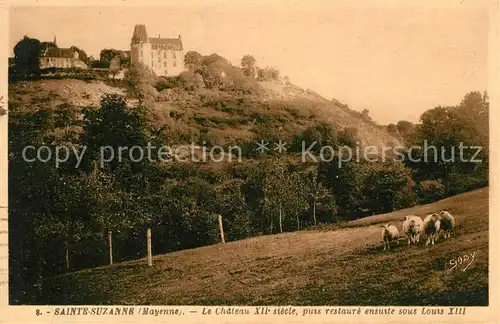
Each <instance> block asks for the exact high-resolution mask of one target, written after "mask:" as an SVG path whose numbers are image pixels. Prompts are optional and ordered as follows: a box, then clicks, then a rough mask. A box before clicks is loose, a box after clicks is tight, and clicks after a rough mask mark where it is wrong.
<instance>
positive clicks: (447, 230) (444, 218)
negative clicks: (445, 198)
mask: <svg viewBox="0 0 500 324" xmlns="http://www.w3.org/2000/svg"><path fill="white" fill-rule="evenodd" d="M439 220H440V221H441V228H440V230H442V231H443V232H444V238H445V239H447V238H449V237H450V236H451V231H452V230H453V228H455V217H453V216H452V215H451V214H450V213H449V212H448V211H447V210H446V209H444V210H442V211H441V212H440V213H439Z"/></svg>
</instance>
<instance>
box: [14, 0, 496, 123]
mask: <svg viewBox="0 0 500 324" xmlns="http://www.w3.org/2000/svg"><path fill="white" fill-rule="evenodd" d="M480 3H481V2H480V1H475V2H473V3H472V4H471V3H470V2H468V3H467V2H466V3H463V0H462V1H440V2H430V1H423V2H422V1H418V2H413V5H410V4H409V2H399V3H394V2H381V1H378V2H375V1H372V2H366V1H363V2H362V1H361V0H360V1H350V2H345V1H342V0H339V1H322V0H318V1H307V2H306V1H290V2H282V1H274V2H269V1H265V0H262V1H259V0H254V1H246V2H245V3H243V2H241V1H222V0H221V1H189V0H188V1H184V2H170V3H167V4H163V5H161V6H145V5H141V6H138V5H129V4H123V3H122V4H121V5H114V6H100V5H99V6H79V7H70V6H58V7H47V6H33V5H31V6H14V7H11V10H10V17H9V20H10V24H9V26H10V30H9V35H10V40H9V46H10V48H11V50H10V55H12V48H13V47H14V45H15V44H16V43H17V42H18V41H19V40H20V39H21V38H22V37H23V36H24V35H28V36H29V37H34V38H37V39H39V40H41V41H52V40H53V38H54V35H55V36H57V44H58V46H59V47H70V46H72V45H75V46H78V47H79V48H82V49H84V50H85V51H86V52H87V53H88V54H89V55H93V56H94V57H96V58H98V57H99V52H100V51H101V49H103V48H115V49H123V50H128V49H130V39H131V37H132V33H133V30H134V26H135V24H145V25H146V28H147V31H148V34H149V36H150V37H152V36H158V34H160V35H161V37H177V36H178V35H179V34H180V35H181V37H182V41H183V45H184V48H185V50H186V51H189V50H195V51H198V52H200V53H201V54H211V53H217V54H219V55H222V56H224V57H225V58H227V59H228V60H229V61H230V62H231V63H232V64H233V65H239V63H240V60H241V58H242V57H243V56H244V55H245V54H251V55H253V56H254V57H255V58H256V60H257V65H258V66H260V67H265V66H272V67H275V68H278V69H279V70H280V72H281V75H282V76H285V75H286V76H288V77H289V78H290V81H291V82H292V83H294V84H296V85H299V86H301V87H303V88H309V89H311V90H314V91H315V92H317V93H319V94H321V95H322V96H324V97H326V98H328V99H331V98H336V99H338V100H340V101H341V102H343V103H346V104H348V105H349V106H350V107H351V108H353V109H356V110H359V111H361V110H363V109H368V110H369V111H370V116H371V117H372V118H373V119H374V120H375V121H376V122H378V123H381V124H389V123H395V122H397V121H399V120H408V121H411V122H417V121H418V119H419V117H420V115H421V114H422V113H423V112H424V111H425V110H428V109H432V108H434V107H436V106H439V105H441V106H448V105H456V104H458V103H459V102H460V100H461V99H462V97H463V96H464V95H465V94H466V93H467V92H469V91H472V90H478V91H481V92H482V91H485V90H487V87H488V33H489V23H488V19H489V13H488V7H487V6H486V5H484V4H483V5H481V4H480ZM483 3H484V2H483ZM437 4H439V5H437ZM431 5H432V6H431Z"/></svg>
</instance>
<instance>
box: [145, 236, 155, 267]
mask: <svg viewBox="0 0 500 324" xmlns="http://www.w3.org/2000/svg"><path fill="white" fill-rule="evenodd" d="M146 239H147V244H148V266H152V265H153V253H152V251H151V228H148V231H147V234H146Z"/></svg>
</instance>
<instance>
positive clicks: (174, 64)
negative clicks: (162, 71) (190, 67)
mask: <svg viewBox="0 0 500 324" xmlns="http://www.w3.org/2000/svg"><path fill="white" fill-rule="evenodd" d="M173 66H174V67H176V66H177V60H175V59H174V62H173Z"/></svg>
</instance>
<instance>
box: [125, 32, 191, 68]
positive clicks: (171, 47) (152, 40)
mask: <svg viewBox="0 0 500 324" xmlns="http://www.w3.org/2000/svg"><path fill="white" fill-rule="evenodd" d="M130 59H131V63H132V65H134V64H138V63H142V64H144V65H145V66H147V67H148V68H150V69H151V70H153V72H154V73H155V74H156V75H158V76H176V75H179V74H180V73H181V72H182V71H184V48H183V47H182V40H181V35H179V37H178V38H161V37H160V35H158V37H148V33H147V32H146V26H145V25H135V28H134V34H133V35H132V41H131V43H130Z"/></svg>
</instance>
